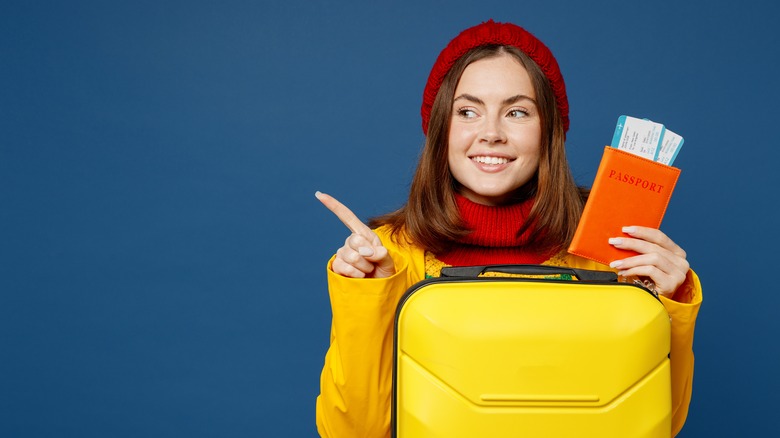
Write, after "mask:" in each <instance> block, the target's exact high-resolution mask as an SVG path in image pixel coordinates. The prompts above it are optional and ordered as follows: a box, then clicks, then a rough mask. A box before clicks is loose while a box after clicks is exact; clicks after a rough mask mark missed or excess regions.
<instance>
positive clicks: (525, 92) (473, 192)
mask: <svg viewBox="0 0 780 438" xmlns="http://www.w3.org/2000/svg"><path fill="white" fill-rule="evenodd" d="M451 120H452V121H451V122H450V133H449V150H448V152H447V160H448V163H449V166H450V171H451V172H452V175H453V176H454V177H455V179H456V180H457V181H458V182H459V183H460V185H461V190H460V193H461V194H462V195H463V196H465V197H466V198H468V199H470V200H471V201H473V202H477V203H479V204H484V205H500V204H503V203H505V202H507V201H508V200H509V199H510V198H511V197H512V194H513V193H514V192H515V191H516V190H517V189H518V188H520V187H522V186H523V185H524V184H525V183H527V182H528V181H530V180H531V178H532V177H533V175H534V174H535V173H536V169H537V167H538V166H539V154H540V147H541V137H542V130H541V119H540V114H539V110H538V108H537V106H536V93H535V92H534V88H533V85H532V84H531V78H530V77H529V75H528V72H527V71H526V70H525V68H524V67H523V66H522V64H520V62H519V61H517V60H516V59H515V58H514V57H512V56H511V55H507V54H502V55H500V56H498V57H493V58H486V59H481V60H479V61H475V62H473V63H471V64H469V65H468V66H467V67H466V69H465V70H464V71H463V75H462V76H461V78H460V81H459V82H458V86H457V87H456V89H455V98H454V101H453V105H452V119H451Z"/></svg>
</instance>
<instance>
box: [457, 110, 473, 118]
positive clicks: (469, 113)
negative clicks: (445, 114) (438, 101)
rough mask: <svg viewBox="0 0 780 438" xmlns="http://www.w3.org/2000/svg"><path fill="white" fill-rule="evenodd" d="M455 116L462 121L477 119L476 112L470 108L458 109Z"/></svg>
mask: <svg viewBox="0 0 780 438" xmlns="http://www.w3.org/2000/svg"><path fill="white" fill-rule="evenodd" d="M457 114H458V116H460V117H462V118H464V119H473V118H475V117H477V112H476V111H474V110H473V109H471V108H459V109H458V111H457Z"/></svg>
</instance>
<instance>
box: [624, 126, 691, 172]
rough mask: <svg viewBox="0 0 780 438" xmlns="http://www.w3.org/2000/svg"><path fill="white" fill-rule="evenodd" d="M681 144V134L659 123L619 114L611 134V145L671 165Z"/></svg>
mask: <svg viewBox="0 0 780 438" xmlns="http://www.w3.org/2000/svg"><path fill="white" fill-rule="evenodd" d="M682 145H683V138H682V136H681V135H679V134H676V133H674V132H672V131H671V130H669V129H666V127H665V126H664V125H662V124H660V123H656V122H653V121H652V120H647V119H639V118H636V117H630V116H625V115H623V116H620V117H619V118H618V122H617V125H616V126H615V134H614V135H613V136H612V147H614V148H618V149H622V150H624V151H626V152H630V153H632V154H634V155H638V156H640V157H643V158H647V159H648V160H653V161H657V162H659V163H663V164H666V165H669V166H671V165H672V163H673V162H674V159H675V158H677V154H678V153H679V152H680V148H682Z"/></svg>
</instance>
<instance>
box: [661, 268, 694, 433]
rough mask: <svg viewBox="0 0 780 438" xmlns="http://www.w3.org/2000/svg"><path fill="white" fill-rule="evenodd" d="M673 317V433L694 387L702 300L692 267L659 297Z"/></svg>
mask: <svg viewBox="0 0 780 438" xmlns="http://www.w3.org/2000/svg"><path fill="white" fill-rule="evenodd" d="M660 298H661V301H662V302H663V303H664V307H666V311H667V312H669V316H670V317H671V319H672V342H671V346H672V347H671V352H670V355H669V357H670V358H671V368H672V370H671V374H672V376H671V377H672V436H675V435H677V433H679V432H680V430H681V429H682V427H683V424H685V418H686V417H687V416H688V405H689V404H690V402H691V392H692V389H693V330H694V328H695V326H696V316H697V315H698V313H699V307H700V306H701V301H702V291H701V283H700V282H699V278H698V277H697V276H696V273H694V272H693V271H692V270H691V271H688V276H687V278H686V279H685V282H684V283H683V284H682V285H681V286H680V287H679V288H678V289H677V292H675V294H674V297H673V299H669V298H665V297H660Z"/></svg>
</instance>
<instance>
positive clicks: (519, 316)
mask: <svg viewBox="0 0 780 438" xmlns="http://www.w3.org/2000/svg"><path fill="white" fill-rule="evenodd" d="M488 271H500V272H506V273H509V274H519V275H521V276H522V277H517V276H514V277H509V278H508V277H485V276H479V277H478V275H479V274H482V273H485V272H488ZM445 275H446V276H445ZM528 276H532V278H528ZM572 277H576V279H577V281H575V280H574V279H573V278H572ZM395 325H396V327H395V340H394V342H395V347H394V355H395V358H394V369H393V407H392V431H393V436H395V437H400V438H411V437H425V438H433V437H446V438H454V437H468V438H476V437H491V438H494V437H620V438H627V437H668V436H670V434H671V386H670V372H669V344H670V320H669V315H668V314H667V312H666V310H665V309H664V307H663V305H662V304H661V302H660V300H659V299H658V297H657V296H655V295H653V294H652V293H651V292H650V291H648V290H647V289H645V288H643V287H641V286H638V285H634V284H628V283H618V282H617V277H616V275H615V274H614V273H611V272H601V271H584V270H577V269H569V268H559V267H551V266H539V265H506V266H489V267H483V266H478V267H466V268H445V270H444V271H443V272H442V277H441V278H435V279H428V280H425V281H422V282H420V283H418V284H416V285H414V286H413V287H411V288H410V289H409V290H408V291H407V292H406V294H405V295H404V297H403V299H402V300H401V301H400V302H399V305H398V311H397V313H396V322H395Z"/></svg>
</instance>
